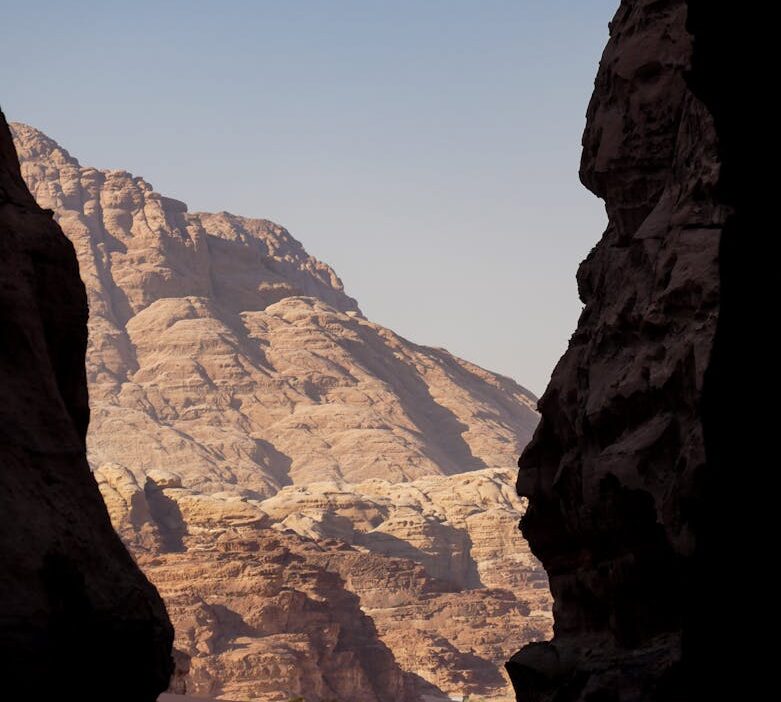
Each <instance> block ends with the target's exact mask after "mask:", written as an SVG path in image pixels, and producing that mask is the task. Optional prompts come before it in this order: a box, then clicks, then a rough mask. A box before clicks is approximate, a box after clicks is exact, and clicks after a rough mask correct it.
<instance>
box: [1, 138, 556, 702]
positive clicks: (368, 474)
mask: <svg viewBox="0 0 781 702" xmlns="http://www.w3.org/2000/svg"><path fill="white" fill-rule="evenodd" d="M14 131H15V138H16V144H17V148H18V150H19V154H20V157H21V161H22V170H23V174H24V177H25V179H26V180H27V182H28V184H29V185H30V187H31V189H32V190H33V191H34V193H35V196H36V197H37V198H38V200H39V202H41V203H43V205H44V206H47V207H51V208H52V209H53V210H54V211H55V217H56V218H57V219H58V220H59V222H60V223H61V225H62V226H63V229H64V231H65V233H66V234H67V235H68V236H69V237H70V238H71V239H72V241H73V242H74V246H75V248H76V251H77V253H78V256H79V260H80V265H81V270H82V276H83V278H84V281H85V283H86V287H87V294H88V296H89V302H90V309H91V317H90V341H89V347H88V350H87V376H88V379H89V382H90V391H91V407H92V414H93V423H92V425H91V430H90V434H89V437H88V446H89V453H88V456H89V459H90V462H91V464H92V465H93V468H95V469H96V470H97V474H98V475H99V476H100V485H101V490H102V491H103V494H104V497H105V499H106V501H107V503H108V504H109V507H110V510H111V514H112V518H113V520H114V524H115V526H116V528H117V529H118V530H119V532H120V533H121V534H122V536H123V538H124V539H125V540H126V542H127V543H128V544H129V546H130V548H131V550H132V552H133V553H134V555H135V556H136V557H137V558H138V560H139V563H141V565H142V567H143V568H144V570H145V572H147V574H148V575H149V577H150V578H151V579H152V580H153V581H154V582H155V583H156V584H157V585H158V586H159V587H160V589H161V593H162V595H163V597H164V598H165V600H166V602H167V604H168V607H169V610H170V612H171V615H172V618H173V620H174V623H175V625H176V630H177V643H176V645H177V647H178V648H179V649H181V650H182V651H184V652H186V653H187V654H188V655H189V656H190V672H189V673H188V674H186V675H184V674H182V675H180V676H179V678H178V682H177V684H178V685H179V686H180V689H181V688H182V686H183V688H184V689H186V690H188V691H190V692H193V691H196V692H198V693H199V694H215V695H220V696H223V695H224V696H225V697H227V698H229V699H237V700H241V699H250V698H253V699H262V700H266V701H268V702H272V700H277V699H278V698H279V696H280V695H282V694H303V695H304V696H306V697H307V699H308V700H319V699H320V697H323V696H326V697H327V695H330V696H333V697H338V698H339V699H344V700H363V699H366V700H371V699H374V698H373V697H371V695H374V696H375V697H376V698H377V699H378V700H383V699H385V698H384V697H383V696H382V695H383V694H385V693H384V690H385V689H386V688H385V687H383V685H385V683H383V684H382V685H379V686H378V684H377V683H376V682H375V681H373V675H374V673H373V672H372V671H371V669H370V666H369V664H368V662H367V661H366V660H363V659H362V657H361V656H362V648H363V647H364V646H368V647H369V648H370V649H371V650H386V649H385V648H384V646H387V647H388V648H389V649H390V652H391V654H392V655H391V658H390V660H385V659H383V660H384V662H382V663H381V664H380V668H381V670H382V675H383V676H386V677H387V676H390V677H387V679H388V680H391V679H392V680H395V681H396V682H394V683H393V684H392V685H391V684H390V683H388V685H390V687H388V688H387V689H388V690H391V691H393V690H395V691H396V692H397V693H398V695H400V696H401V695H402V692H400V690H404V692H403V694H407V695H413V698H414V699H418V698H419V695H420V694H422V691H427V692H428V693H429V694H433V695H440V696H441V693H439V692H438V691H437V687H439V688H440V689H441V690H443V691H445V692H447V693H449V694H454V695H460V694H463V693H472V694H479V695H480V696H482V697H486V698H487V697H490V698H491V699H495V700H503V699H508V695H509V694H511V693H510V691H509V683H508V681H507V678H506V676H505V675H504V671H503V670H502V666H501V664H502V661H503V660H505V659H506V657H507V656H508V655H509V654H510V653H511V652H512V650H514V649H515V648H517V647H518V646H520V645H522V644H523V643H525V642H527V641H531V640H537V639H540V638H544V637H545V636H547V635H548V633H549V627H550V616H549V606H550V600H549V595H548V591H547V587H546V585H547V581H546V579H545V575H544V572H543V571H542V569H541V568H540V566H539V563H538V562H537V561H536V560H535V559H534V558H533V557H532V556H531V555H530V554H529V553H528V552H527V553H523V552H521V553H520V554H513V555H511V556H508V554H511V553H513V552H514V551H516V550H517V549H518V544H519V542H520V539H519V537H518V535H517V531H516V529H515V525H516V524H517V521H518V519H519V518H520V515H521V514H522V512H523V504H522V503H521V502H520V501H519V500H518V499H517V498H516V497H515V496H514V495H513V494H512V488H511V484H512V475H511V474H510V473H508V472H507V471H506V467H507V466H508V465H510V461H512V460H514V457H515V455H516V454H517V452H518V451H520V450H521V448H522V447H523V446H524V445H525V444H526V442H527V441H528V439H529V437H530V436H531V433H532V431H533V429H534V427H535V425H536V422H537V414H536V411H535V409H534V404H535V399H534V398H533V397H532V396H531V395H530V394H529V393H527V392H526V391H525V390H524V389H523V388H521V387H520V386H518V385H517V384H516V383H514V382H513V381H512V380H510V379H508V378H504V377H502V376H498V375H495V374H493V373H489V372H487V371H485V370H483V369H481V368H478V367H477V366H474V365H473V364H470V363H468V362H466V361H463V360H461V359H458V358H455V357H453V356H452V355H450V354H449V353H447V352H446V351H444V350H442V349H433V348H428V347H423V346H418V345H415V344H413V343H410V342H409V341H407V340H405V339H403V338H401V337H399V336H398V335H397V334H395V333H394V332H392V331H390V330H388V329H385V328H383V327H381V326H379V325H376V324H373V323H372V322H370V321H368V320H367V319H366V318H365V317H364V316H363V315H362V314H361V312H360V310H359V308H358V306H357V304H356V302H355V301H354V300H353V299H352V298H350V297H348V296H347V295H346V294H345V293H344V290H343V288H342V284H341V282H340V281H339V279H338V278H337V276H336V275H335V273H334V272H333V271H332V270H331V269H330V268H328V267H327V266H326V265H324V264H322V263H320V262H318V261H316V260H315V259H313V258H311V257H310V256H308V255H307V254H306V252H305V251H304V250H303V248H302V247H301V245H300V244H298V242H296V241H295V240H294V239H293V238H292V237H291V236H290V235H289V234H288V233H287V232H286V231H285V230H284V229H282V228H281V227H279V226H278V225H275V224H273V223H271V222H268V221H265V220H251V219H246V218H242V217H237V216H234V215H230V214H227V213H219V214H206V213H195V214H191V213H188V212H187V209H186V207H185V206H184V204H183V203H181V202H178V201H175V200H171V199H169V198H165V197H163V196H161V195H159V194H157V193H155V192H154V191H153V190H152V188H151V186H149V184H147V183H146V182H145V181H143V180H142V179H141V178H136V177H133V176H131V175H130V174H128V173H126V172H124V171H98V170H96V169H93V168H86V167H82V166H80V165H79V163H78V162H77V161H76V160H75V159H74V158H73V157H71V156H70V155H69V154H68V153H67V152H66V151H65V150H63V149H62V148H61V147H59V146H58V145H57V144H56V143H55V142H53V141H52V140H51V139H49V138H48V137H46V136H45V135H43V134H42V133H40V132H39V131H37V130H35V129H33V128H31V127H27V126H25V125H14ZM161 471H162V472H161ZM465 471H472V472H470V473H468V474H463V473H464V472H465ZM462 474H463V475H462ZM165 476H168V477H165ZM171 476H173V477H171ZM410 481H412V482H410ZM395 483H404V484H399V485H396V484H395ZM264 500H265V501H264ZM234 509H238V510H239V511H240V512H242V510H247V509H248V510H250V511H251V512H252V513H253V514H255V515H256V517H253V518H252V519H257V523H254V522H253V526H251V527H250V526H246V525H242V527H241V530H242V534H241V535H239V536H237V537H236V538H234V536H233V535H232V536H229V537H227V536H226V537H225V538H224V539H223V537H222V536H219V535H221V534H223V533H224V532H226V530H227V531H228V532H230V533H231V534H233V532H232V531H231V529H233V526H232V519H233V517H232V516H231V515H232V510H234ZM242 513H243V512H242ZM261 514H265V516H262V517H261V516H257V515H261ZM206 522H207V523H208V524H209V526H208V528H207V527H205V526H204V523H206ZM247 529H250V531H253V530H254V531H257V532H258V533H257V534H256V533H254V531H253V533H252V534H249V533H245V532H246V530H247ZM218 536H219V539H217V537H218ZM212 537H213V538H212ZM214 539H217V541H219V543H216V542H214ZM220 539H222V540H223V541H224V540H225V539H227V541H228V543H227V545H225V546H221V545H219V544H221V543H222V541H220ZM313 539H314V540H316V541H317V543H316V544H315V543H313ZM259 544H260V545H259ZM266 551H268V552H269V553H273V554H277V555H275V556H273V558H272V560H271V561H269V560H268V557H267V556H266V555H265V554H266ZM277 557H279V559H280V561H279V563H277V562H276V561H275V560H273V559H275V558H277ZM505 559H507V560H506V562H505ZM274 564H276V565H274ZM230 573H239V574H241V576H240V580H241V582H237V583H233V582H231V580H230V577H229V574H230ZM310 575H311V582H309V581H308V578H309V577H310ZM267 578H268V579H271V581H273V582H272V584H270V585H269V584H267V583H266V579H267ZM318 583H319V584H318ZM318 588H320V589H318ZM252 592H257V593H259V594H258V595H257V596H252V595H251V593H252ZM313 602H315V603H330V604H329V607H330V609H331V610H332V611H330V613H329V608H328V607H326V610H327V611H325V612H322V611H320V609H318V607H320V605H317V606H316V605H315V604H313ZM204 603H205V604H204ZM247 607H250V609H247ZM358 607H360V610H362V611H363V612H364V614H366V615H368V616H369V617H370V620H366V621H365V620H364V618H362V616H361V615H360V612H359V610H358ZM204 608H205V609H204ZM210 608H212V609H213V608H216V610H215V611H218V612H224V608H227V609H228V610H230V612H231V614H229V615H226V616H224V617H223V616H217V615H214V614H213V613H212V609H210ZM269 608H272V609H274V611H275V612H277V613H278V618H277V619H276V620H274V621H271V620H266V619H263V621H261V622H258V621H257V618H256V612H257V611H260V610H263V611H266V610H267V609H269ZM315 610H317V612H319V614H317V615H316V616H315V614H313V612H315ZM204 612H206V613H204ZM337 615H338V616H337ZM264 616H265V615H264ZM334 617H335V618H334ZM340 617H341V618H340ZM353 620H354V621H355V623H356V626H357V627H358V628H357V629H350V628H349V627H348V626H347V623H348V622H352V621H353ZM360 622H364V623H363V624H360V626H359V625H358V624H359V623H360ZM367 622H368V623H367ZM320 625H323V626H327V627H328V628H329V630H333V631H342V634H341V635H338V636H337V637H336V639H334V640H333V641H332V640H330V639H329V640H326V639H323V638H322V637H318V636H317V635H315V634H316V631H317V627H318V626H320ZM193 632H195V633H193ZM335 636H336V634H335ZM280 637H281V638H280ZM286 637H287V638H286ZM291 637H292V638H291ZM372 637H374V638H372ZM334 641H336V642H337V643H336V644H334ZM204 642H210V643H204ZM334 645H336V646H337V648H336V649H334V648H333V646H334ZM334 651H338V652H339V656H336V655H334ZM348 653H349V655H347V654H348ZM275 656H280V661H284V665H282V666H281V667H280V665H276V664H274V663H273V661H274V660H275ZM394 657H395V660H394ZM381 658H382V657H381ZM338 669H343V670H344V671H345V672H344V676H346V677H345V678H344V679H343V680H342V682H340V683H338V684H337V682H335V676H336V677H338V674H337V673H336V672H335V671H337V670H338ZM182 670H183V669H182ZM181 672H182V671H180V673H181ZM383 679H384V678H383ZM410 680H411V681H412V682H413V683H414V685H413V688H409V684H410ZM350 681H351V682H350ZM367 681H368V682H367ZM425 681H428V683H426V682H425ZM348 682H349V684H348ZM350 685H352V687H351V686H350ZM427 685H430V686H428V687H427ZM337 689H338V695H337V693H336V691H337ZM410 690H411V691H410ZM415 695H417V696H418V697H414V696H415ZM399 699H402V697H399Z"/></svg>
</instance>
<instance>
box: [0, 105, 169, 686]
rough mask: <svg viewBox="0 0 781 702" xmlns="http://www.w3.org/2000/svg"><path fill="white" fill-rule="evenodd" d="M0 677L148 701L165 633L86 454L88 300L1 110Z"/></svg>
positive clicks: (164, 654) (164, 680)
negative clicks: (25, 173) (28, 180)
mask: <svg viewBox="0 0 781 702" xmlns="http://www.w3.org/2000/svg"><path fill="white" fill-rule="evenodd" d="M0 248H1V249H2V254H1V255H0V266H1V267H2V273H1V274H0V278H2V281H3V285H2V288H1V289H0V330H2V344H1V345H0V456H2V470H0V671H1V672H2V680H3V683H2V684H3V689H4V691H6V692H7V693H8V694H10V695H14V694H15V693H16V692H17V691H20V690H30V689H34V690H35V694H36V696H37V697H38V698H40V699H44V698H47V699H57V698H62V697H66V698H73V699H82V700H98V699H104V698H105V695H106V691H107V690H111V696H112V697H113V698H114V699H117V700H127V701H128V702H130V700H133V701H135V702H143V701H144V700H146V701H148V702H152V700H154V699H155V698H156V696H157V693H159V692H161V691H162V690H164V689H165V688H166V687H167V685H168V677H169V675H170V673H171V668H172V663H171V656H170V652H171V640H172V630H171V625H170V624H169V622H168V617H167V616H166V612H165V609H164V607H163V603H162V601H161V600H160V598H159V596H158V594H157V592H155V589H154V588H153V587H152V586H151V585H150V584H149V582H148V581H147V580H146V578H145V577H144V576H143V574H142V573H141V572H140V571H139V570H138V568H137V566H136V565H135V564H134V563H133V561H132V560H131V558H130V556H129V555H128V553H127V551H126V550H125V548H124V547H123V546H122V544H121V542H120V540H119V539H118V538H117V536H116V534H115V532H114V530H113V529H112V528H111V523H110V522H109V518H108V515H107V513H106V508H105V506H104V504H103V502H102V500H101V498H100V493H99V492H98V489H97V486H96V484H95V481H94V479H93V478H92V476H91V475H90V471H89V466H88V464H87V459H86V455H85V443H84V440H85V434H86V432H87V424H88V421H89V408H88V404H87V381H86V378H85V374H84V353H85V348H86V344H87V300H86V296H85V293H84V286H83V285H82V283H81V281H80V280H79V271H78V265H77V262H76V257H75V255H74V252H73V247H72V246H71V244H70V243H69V242H68V240H67V239H66V238H65V237H64V236H63V233H62V231H61V230H60V228H59V227H58V226H57V225H56V224H55V222H54V221H53V220H52V216H51V213H50V212H46V211H45V210H41V209H40V208H39V207H38V205H36V204H35V201H34V200H33V198H32V197H31V195H30V193H29V192H28V190H27V188H26V187H25V185H24V182H23V180H22V178H21V175H20V172H19V163H18V161H17V159H16V154H15V153H14V148H13V143H12V141H11V134H10V133H9V130H8V126H7V124H6V122H5V117H4V116H3V115H2V113H0Z"/></svg>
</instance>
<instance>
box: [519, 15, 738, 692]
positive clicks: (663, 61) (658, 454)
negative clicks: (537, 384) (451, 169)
mask: <svg viewBox="0 0 781 702" xmlns="http://www.w3.org/2000/svg"><path fill="white" fill-rule="evenodd" d="M686 17H687V6H686V3H685V2H683V1H682V0H668V1H667V2H651V1H650V0H641V1H640V2H628V1H625V2H622V3H621V6H620V7H619V9H618V12H617V14H616V16H615V18H614V19H613V22H612V23H611V25H610V40H609V42H608V44H607V47H606V48H605V51H604V54H603V56H602V60H601V62H600V67H599V72H598V74H597V78H596V82H595V89H594V94H593V97H592V99H591V103H590V105H589V108H588V116H587V125H586V130H585V133H584V136H583V158H582V162H581V171H580V174H581V179H582V181H583V182H584V184H585V185H586V186H587V187H588V188H589V189H590V190H592V191H593V192H594V193H595V194H596V195H598V196H599V197H601V198H602V199H604V201H605V205H606V209H607V213H608V216H609V224H608V228H607V230H606V232H605V233H604V235H603V237H602V239H601V241H600V242H599V243H598V244H597V246H596V247H595V248H594V250H593V251H592V252H591V253H590V254H589V256H588V258H587V259H586V260H585V261H584V262H583V263H582V264H581V267H580V270H579V271H578V286H579V292H580V296H581V299H582V300H583V303H584V305H585V308H584V311H583V313H582V315H581V318H580V321H579V323H578V328H577V330H576V331H575V333H574V335H573V337H572V339H571V342H570V345H569V348H568V350H567V352H566V353H565V355H564V356H563V357H562V359H561V360H560V362H559V363H558V365H557V366H556V369H555V371H554V374H553V377H552V379H551V383H550V385H549V386H548V389H547V390H546V392H545V394H544V395H543V397H542V398H541V400H540V403H539V408H540V411H541V414H542V421H541V424H540V426H539V428H538V429H537V432H536V433H535V436H534V439H533V441H532V442H531V443H530V445H529V446H528V447H527V448H526V450H525V451H524V453H523V455H522V456H521V459H520V461H519V467H520V470H519V473H518V482H517V487H518V492H519V494H521V495H523V496H526V497H528V498H529V508H528V510H527V512H526V515H525V516H524V518H523V520H522V530H523V534H524V536H525V537H526V538H527V539H528V541H529V543H530V545H531V548H532V551H533V552H534V553H535V555H537V556H538V557H539V558H540V559H541V561H542V562H543V564H544V566H545V568H546V570H547V572H548V575H549V577H550V583H551V590H552V594H553V596H554V602H555V604H554V617H555V624H554V631H555V635H554V638H553V641H552V642H551V643H537V644H533V645H531V646H528V647H526V648H525V649H523V650H522V651H520V652H519V653H518V654H516V655H515V656H514V657H513V658H512V659H511V660H510V662H509V663H508V670H509V672H510V675H511V677H512V678H513V682H514V684H515V687H516V690H517V692H518V699H523V700H524V701H528V702H535V701H542V700H554V699H555V700H557V701H564V700H597V699H599V700H603V699H604V700H615V701H617V702H618V701H620V702H629V701H633V700H677V699H688V697H687V694H688V693H687V690H686V682H685V681H686V665H685V660H684V656H683V644H682V629H683V625H684V621H685V619H686V617H687V607H688V606H689V605H690V602H691V596H690V594H689V588H690V587H691V583H692V579H693V575H694V570H693V566H694V563H695V554H696V551H697V548H698V539H699V538H700V536H701V532H700V531H698V529H699V528H700V527H701V522H700V521H699V517H700V516H701V515H700V510H699V505H698V503H699V501H700V498H701V490H702V485H703V480H704V478H705V477H706V476H707V473H708V470H709V466H708V461H709V458H708V456H707V455H706V445H705V440H704V433H705V426H704V403H703V389H704V385H705V379H706V375H707V373H708V369H709V366H710V364H711V360H712V358H713V351H714V340H715V334H716V329H717V323H718V321H719V315H720V309H721V307H720V298H721V280H720V247H721V244H722V234H723V226H724V222H725V218H726V217H727V215H728V213H729V210H728V208H727V207H726V206H724V205H723V204H721V203H720V201H719V197H718V194H717V190H716V186H717V183H718V179H719V174H720V158H719V156H718V143H717V141H718V140H717V134H716V129H715V128H714V122H713V118H712V116H711V114H710V112H709V110H708V109H707V108H706V106H705V105H704V104H703V103H702V102H701V101H700V99H698V97H697V96H695V95H694V94H693V92H692V91H691V89H690V88H689V86H688V85H687V82H686V75H687V72H688V71H689V69H690V67H691V65H692V37H691V35H690V34H689V33H688V31H687V29H686Z"/></svg>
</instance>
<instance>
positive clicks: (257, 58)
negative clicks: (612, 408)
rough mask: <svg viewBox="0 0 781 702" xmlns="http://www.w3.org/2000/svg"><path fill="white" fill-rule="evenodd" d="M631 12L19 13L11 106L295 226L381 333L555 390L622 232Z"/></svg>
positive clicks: (158, 180)
mask: <svg viewBox="0 0 781 702" xmlns="http://www.w3.org/2000/svg"><path fill="white" fill-rule="evenodd" d="M616 6H617V0H515V1H512V2H511V1H507V0H469V1H461V0H450V1H445V0H416V1H414V2H410V1H408V0H394V1H391V0H386V1H385V2H375V1H372V0H362V1H357V0H354V1H347V0H333V1H331V2H327V1H326V0H321V1H320V2H313V1H303V0H302V1H298V0H285V1H283V0H279V1H277V2H264V1H255V2H240V1H238V0H222V1H221V2H216V1H215V2H204V1H198V0H188V1H185V0H179V1H165V0H162V1H160V0H158V1H157V2H149V1H147V0H134V1H133V2H128V3H123V2H107V1H106V0H102V1H101V2H81V1H79V0H72V1H69V2H61V1H58V2H49V1H42V0H39V1H38V2H35V3H29V2H21V1H19V2H14V3H11V2H9V3H4V7H3V24H2V26H0V66H1V67H2V68H1V70H0V105H2V107H3V109H4V111H5V112H6V115H7V117H8V118H9V119H11V120H18V121H22V122H27V123H29V124H32V125H34V126H36V127H38V128H40V129H42V130H43V131H45V132H47V133H48V134H49V135H50V136H51V137H53V138H54V139H56V140H57V141H58V142H60V144H62V145H63V146H64V147H65V148H67V149H69V150H70V151H71V153H73V154H74V155H75V156H76V157H77V158H79V160H80V161H81V162H82V163H83V164H89V165H93V166H97V167H101V168H125V169H127V170H130V171H132V172H133V173H135V174H138V175H143V176H144V177H145V178H146V179H147V180H149V181H150V182H151V183H152V184H153V185H154V186H155V188H156V189H157V190H159V191H160V192H162V193H164V194H167V195H170V196H172V197H176V198H179V199H181V200H184V201H185V202H187V203H188V204H189V206H190V209H191V210H212V211H214V210H228V211H231V212H235V213H237V214H242V215H246V216H253V217H266V218H268V219H272V220H274V221H277V222H279V223H280V224H282V225H284V226H285V227H287V228H288V229H289V230H290V231H291V233H292V234H293V235H294V236H295V237H296V238H298V239H299V240H300V241H302V242H303V244H304V245H305V246H306V248H307V249H308V250H309V252H310V253H312V254H314V255H315V256H317V257H319V258H321V259H323V260H324V261H327V262H328V263H330V264H331V265H332V266H333V267H334V268H335V269H336V271H337V272H338V273H339V275H340V276H341V277H342V279H343V280H344V283H345V286H346V288H347V291H348V292H349V293H350V294H352V295H353V296H354V297H356V298H357V299H358V301H359V303H360V304H361V306H362V308H363V310H364V312H365V313H366V314H367V316H368V317H369V318H371V319H373V320H374V321H377V322H380V323H382V324H385V325H387V326H389V327H391V328H392V329H394V330H396V331H397V332H399V333H401V334H402V335H404V336H406V337H408V338H409V339H411V340H413V341H416V342H419V343H425V344H431V345H434V346H443V347H445V348H447V349H449V350H450V351H452V352H454V353H456V354H458V355H461V356H463V357H465V358H467V359H469V360H471V361H474V362H476V363H478V364H480V365H482V366H485V367H487V368H489V369H491V370H496V371H499V372H501V373H505V374H507V375H510V376H512V377H514V378H515V379H516V380H518V381H519V382H520V383H522V384H524V385H526V386H527V387H529V388H530V389H532V390H533V391H535V392H537V393H540V392H541V391H542V390H543V389H544V387H545V385H546V383H547V380H548V377H549V375H550V372H551V370H552V368H553V366H554V364H555V363H556V361H557V360H558V358H559V356H560V355H561V353H562V352H563V350H564V348H565V347H566V342H567V339H568V338H569V335H570V333H571V331H572V329H573V328H574V325H575V322H576V320H577V316H578V314H579V312H580V303H579V301H578V299H577V291H576V286H575V279H574V276H575V271H576V268H577V264H578V262H579V261H580V260H581V259H582V258H583V257H584V256H585V255H586V254H587V253H588V251H589V249H590V248H591V246H593V244H594V243H595V242H596V241H597V239H598V238H599V236H600V234H601V232H602V229H603V227H604V210H603V207H602V204H601V202H599V201H598V200H597V199H596V198H594V197H593V196H592V195H590V194H589V193H588V192H586V190H585V189H584V188H583V187H582V186H581V185H580V183H579V182H578V177H577V168H578V160H579V156H580V137H581V132H582V130H583V124H584V114H585V110H586V105H587V102H588V98H589V95H590V93H591V88H592V84H593V78H594V74H595V72H596V68H597V62H598V60H599V55H600V53H601V50H602V46H603V45H604V43H605V41H606V39H607V23H608V21H609V20H610V18H611V17H612V14H613V12H614V10H615V8H616Z"/></svg>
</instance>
